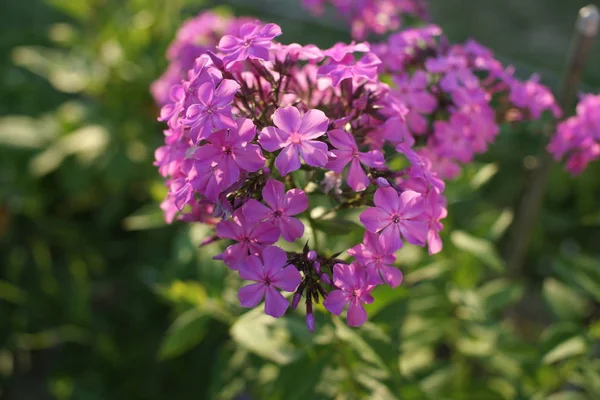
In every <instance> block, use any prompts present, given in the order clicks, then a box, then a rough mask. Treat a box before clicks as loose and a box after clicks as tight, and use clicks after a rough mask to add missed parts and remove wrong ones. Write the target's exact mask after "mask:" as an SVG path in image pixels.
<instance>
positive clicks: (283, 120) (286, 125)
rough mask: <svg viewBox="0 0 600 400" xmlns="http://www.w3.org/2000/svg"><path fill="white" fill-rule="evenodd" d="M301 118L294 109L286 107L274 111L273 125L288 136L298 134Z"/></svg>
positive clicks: (298, 112)
mask: <svg viewBox="0 0 600 400" xmlns="http://www.w3.org/2000/svg"><path fill="white" fill-rule="evenodd" d="M301 121H302V117H301V116H300V111H298V109H297V108H296V107H293V106H288V107H282V108H278V109H277V110H275V113H274V114H273V123H274V124H275V126H277V127H278V128H279V129H281V130H284V131H285V132H287V133H288V134H291V133H298V131H299V128H300V122H301Z"/></svg>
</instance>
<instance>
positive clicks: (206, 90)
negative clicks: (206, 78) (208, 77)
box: [196, 82, 215, 105]
mask: <svg viewBox="0 0 600 400" xmlns="http://www.w3.org/2000/svg"><path fill="white" fill-rule="evenodd" d="M214 90H215V88H214V86H213V84H212V82H205V83H203V84H202V85H200V87H199V88H198V91H197V93H196V95H197V96H198V99H199V100H200V103H202V104H203V105H207V104H209V103H210V102H211V101H212V99H213V93H214Z"/></svg>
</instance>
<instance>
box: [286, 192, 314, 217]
mask: <svg viewBox="0 0 600 400" xmlns="http://www.w3.org/2000/svg"><path fill="white" fill-rule="evenodd" d="M307 208H308V197H306V194H305V193H304V191H303V190H300V189H291V190H288V192H287V193H286V194H285V198H284V200H283V211H284V213H285V214H286V215H297V214H300V213H302V212H304V211H306V209H307Z"/></svg>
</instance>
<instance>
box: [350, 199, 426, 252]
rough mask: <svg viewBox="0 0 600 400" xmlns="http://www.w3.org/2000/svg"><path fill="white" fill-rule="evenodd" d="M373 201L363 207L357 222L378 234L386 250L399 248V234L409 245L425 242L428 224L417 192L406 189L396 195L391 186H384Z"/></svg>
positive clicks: (421, 200)
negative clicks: (369, 205)
mask: <svg viewBox="0 0 600 400" xmlns="http://www.w3.org/2000/svg"><path fill="white" fill-rule="evenodd" d="M373 202H374V203H375V207H371V208H368V209H367V210H365V211H364V212H363V213H362V214H361V215H360V221H361V222H362V223H363V225H364V226H365V228H367V230H368V231H370V232H374V233H380V234H381V237H382V239H383V240H384V242H385V246H387V248H388V249H393V250H398V249H399V248H401V247H402V240H401V239H400V235H402V236H403V237H404V239H405V240H406V241H407V242H408V243H410V244H416V245H419V246H423V245H424V244H425V242H426V240H427V231H428V226H427V222H425V220H424V218H425V215H424V212H425V207H424V204H423V198H422V197H421V194H420V193H417V192H415V191H413V190H406V191H404V192H402V194H398V191H396V189H394V188H392V187H383V188H379V189H377V191H376V192H375V196H373Z"/></svg>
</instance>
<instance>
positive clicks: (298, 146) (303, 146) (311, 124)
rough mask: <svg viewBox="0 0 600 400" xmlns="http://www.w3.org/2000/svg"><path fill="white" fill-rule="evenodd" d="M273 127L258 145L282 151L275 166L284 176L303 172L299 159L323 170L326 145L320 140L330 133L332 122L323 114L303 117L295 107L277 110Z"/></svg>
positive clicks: (267, 129) (310, 111) (266, 132)
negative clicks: (328, 128) (299, 171)
mask: <svg viewBox="0 0 600 400" xmlns="http://www.w3.org/2000/svg"><path fill="white" fill-rule="evenodd" d="M273 123H274V124H275V126H276V127H274V126H268V127H266V128H264V129H263V130H262V132H261V133H260V135H259V138H258V142H259V143H260V145H261V146H262V147H263V149H265V150H267V151H277V150H279V149H282V150H281V153H279V155H278V156H277V158H276V159H275V165H276V166H277V169H278V170H279V173H280V174H281V175H282V176H285V175H287V174H289V173H290V172H293V171H296V170H297V169H299V168H300V156H299V155H298V153H299V154H300V155H301V156H302V158H303V159H304V161H305V162H306V164H308V165H311V166H313V167H324V166H325V165H326V164H327V145H326V144H325V143H323V142H320V141H318V140H314V139H316V138H318V137H321V136H323V135H324V134H325V132H327V127H328V125H329V119H328V118H327V117H326V116H325V113H324V112H323V111H321V110H308V111H307V112H306V113H305V114H304V115H302V114H300V111H299V110H298V109H297V108H296V107H293V106H288V107H282V108H278V109H277V110H276V111H275V113H274V114H273Z"/></svg>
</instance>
